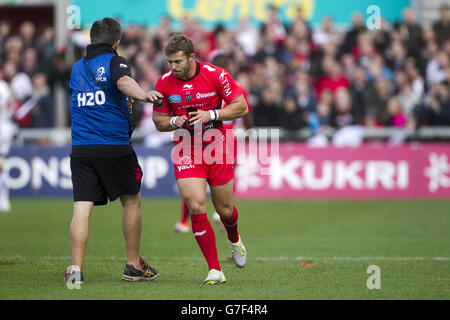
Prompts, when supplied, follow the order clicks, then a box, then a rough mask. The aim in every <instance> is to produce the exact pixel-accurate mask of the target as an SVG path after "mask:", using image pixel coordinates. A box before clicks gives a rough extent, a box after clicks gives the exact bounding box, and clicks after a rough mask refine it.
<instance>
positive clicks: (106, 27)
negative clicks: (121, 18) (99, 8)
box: [90, 18, 122, 46]
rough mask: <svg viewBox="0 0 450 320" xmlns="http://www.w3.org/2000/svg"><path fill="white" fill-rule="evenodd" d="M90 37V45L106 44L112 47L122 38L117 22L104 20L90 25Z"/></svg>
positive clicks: (110, 19) (109, 19)
mask: <svg viewBox="0 0 450 320" xmlns="http://www.w3.org/2000/svg"><path fill="white" fill-rule="evenodd" d="M90 35H91V43H92V44H99V43H107V44H109V45H110V46H113V45H114V43H116V41H117V40H120V38H121V37H122V28H121V27H120V23H119V22H118V21H117V20H115V19H112V18H104V19H103V20H97V21H95V22H94V23H93V24H92V27H91V32H90Z"/></svg>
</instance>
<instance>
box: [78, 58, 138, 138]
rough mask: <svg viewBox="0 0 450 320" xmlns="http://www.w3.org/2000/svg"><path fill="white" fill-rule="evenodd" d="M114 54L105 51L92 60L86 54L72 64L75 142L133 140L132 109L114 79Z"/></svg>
mask: <svg viewBox="0 0 450 320" xmlns="http://www.w3.org/2000/svg"><path fill="white" fill-rule="evenodd" d="M114 56H115V55H114V54H113V53H105V54H101V55H99V56H97V57H95V58H92V59H89V60H85V58H82V59H81V60H79V61H78V62H76V63H75V64H74V66H73V67H72V72H71V76H70V82H69V89H70V91H71V93H72V100H71V109H72V145H73V146H78V145H129V144H130V138H131V132H132V121H131V113H130V112H131V110H129V109H128V106H127V100H126V99H127V97H126V95H125V94H123V93H122V92H121V91H119V90H118V89H117V87H116V86H115V85H114V84H113V82H112V81H111V73H110V61H111V59H112V58H113V57H114ZM85 63H87V64H88V66H89V69H90V70H91V72H92V75H91V74H90V73H89V70H88V68H87V67H86V65H85ZM93 77H94V78H95V80H94V79H93ZM99 83H100V84H101V85H99ZM102 87H103V88H102ZM105 88H106V90H104V89H105ZM105 91H106V92H105ZM111 96H114V97H111ZM119 103H120V104H119Z"/></svg>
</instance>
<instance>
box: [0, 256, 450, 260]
mask: <svg viewBox="0 0 450 320" xmlns="http://www.w3.org/2000/svg"><path fill="white" fill-rule="evenodd" d="M1 258H4V259H42V260H67V259H71V257H70V256H8V257H1V256H0V259H1ZM85 259H87V260H89V259H93V260H124V259H125V256H123V257H117V256H109V257H99V256H86V257H85ZM149 259H158V260H164V259H165V260H197V259H199V260H200V259H203V257H200V256H196V257H151V256H150V257H149ZM249 259H251V260H257V261H284V260H286V261H289V260H294V261H303V260H315V261H371V260H387V261H425V260H428V261H430V260H431V261H450V257H337V256H335V257H303V256H298V257H254V258H252V257H249Z"/></svg>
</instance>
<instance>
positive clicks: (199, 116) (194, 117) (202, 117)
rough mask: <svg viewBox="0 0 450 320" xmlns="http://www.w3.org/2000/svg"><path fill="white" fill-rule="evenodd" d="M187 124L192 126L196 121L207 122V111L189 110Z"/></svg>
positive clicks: (209, 118) (208, 117)
mask: <svg viewBox="0 0 450 320" xmlns="http://www.w3.org/2000/svg"><path fill="white" fill-rule="evenodd" d="M189 115H190V117H189V125H191V126H194V125H195V124H196V123H197V122H199V121H200V122H202V123H208V122H210V121H211V115H210V113H209V111H204V110H197V111H192V112H189Z"/></svg>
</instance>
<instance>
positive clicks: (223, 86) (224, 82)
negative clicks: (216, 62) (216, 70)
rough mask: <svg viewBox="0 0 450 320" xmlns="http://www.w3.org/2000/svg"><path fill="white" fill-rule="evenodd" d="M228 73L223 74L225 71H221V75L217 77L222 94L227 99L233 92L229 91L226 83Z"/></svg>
mask: <svg viewBox="0 0 450 320" xmlns="http://www.w3.org/2000/svg"><path fill="white" fill-rule="evenodd" d="M227 74H228V73H226V72H225V70H223V71H222V73H221V74H220V76H219V80H220V83H221V84H222V88H223V92H224V93H225V96H226V97H228V96H229V95H230V94H231V93H232V92H233V91H231V86H230V83H229V82H228V78H227V77H225V76H226V75H227Z"/></svg>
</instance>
